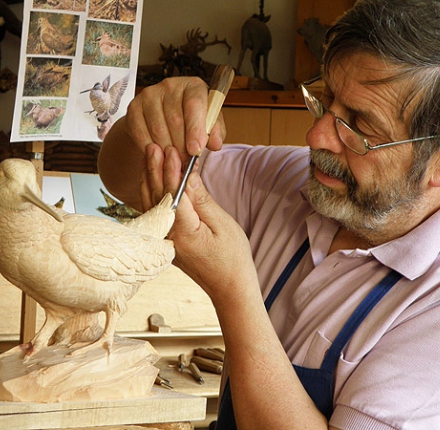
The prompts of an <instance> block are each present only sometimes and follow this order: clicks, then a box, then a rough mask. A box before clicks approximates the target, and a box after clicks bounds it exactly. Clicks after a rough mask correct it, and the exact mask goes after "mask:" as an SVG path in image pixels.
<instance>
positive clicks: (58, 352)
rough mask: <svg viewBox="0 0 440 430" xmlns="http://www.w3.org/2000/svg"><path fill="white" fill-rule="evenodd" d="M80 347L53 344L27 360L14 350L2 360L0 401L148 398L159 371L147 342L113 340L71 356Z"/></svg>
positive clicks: (155, 353)
mask: <svg viewBox="0 0 440 430" xmlns="http://www.w3.org/2000/svg"><path fill="white" fill-rule="evenodd" d="M75 349H78V348H71V349H69V347H67V346H64V345H53V346H49V347H47V348H44V349H43V350H41V351H39V352H37V353H36V354H35V355H33V356H32V357H31V358H30V359H28V360H27V361H26V360H23V355H24V353H23V350H22V349H21V348H20V347H15V348H12V349H10V350H9V351H7V352H5V353H4V354H2V355H1V356H0V401H15V402H41V403H57V402H66V401H84V400H85V401H88V400H90V401H96V400H112V399H129V398H136V397H145V396H148V394H149V393H150V391H151V388H152V386H153V384H154V381H155V379H156V376H157V374H158V372H159V370H158V369H157V368H156V367H154V363H156V361H157V360H158V359H159V355H158V353H157V351H156V350H155V349H154V348H153V347H152V346H151V345H150V343H149V342H146V341H142V340H135V339H127V338H122V337H118V336H115V340H114V343H113V347H112V350H111V352H110V353H109V352H108V351H107V350H106V349H104V348H103V347H99V346H98V347H96V348H93V349H89V350H87V351H86V352H84V353H76V354H74V355H70V353H71V352H72V351H74V350H75Z"/></svg>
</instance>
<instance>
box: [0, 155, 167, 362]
mask: <svg viewBox="0 0 440 430" xmlns="http://www.w3.org/2000/svg"><path fill="white" fill-rule="evenodd" d="M30 190H31V191H30ZM29 194H36V195H37V197H40V196H41V192H40V190H39V188H38V185H37V182H36V172H35V169H34V167H33V165H32V163H30V162H28V161H25V160H16V159H8V160H5V161H3V162H2V163H1V164H0V246H1V249H2V252H1V253H0V272H1V273H2V274H3V276H4V277H5V278H6V279H8V280H9V281H10V282H11V283H13V284H14V285H16V286H17V287H19V288H20V289H22V290H23V291H24V292H25V293H27V294H28V295H30V296H31V297H33V298H34V299H35V300H36V301H37V302H38V303H40V305H41V306H42V307H43V309H44V310H45V312H46V322H45V324H44V325H43V327H42V328H41V329H40V331H39V332H38V333H37V334H36V336H35V338H34V339H33V340H32V346H33V349H32V351H31V352H30V353H29V354H31V353H35V352H37V351H38V349H40V348H42V347H44V346H45V345H47V342H48V340H49V338H50V337H51V336H52V334H53V333H54V331H55V330H56V329H57V328H58V327H59V326H60V325H62V324H63V323H64V322H65V321H67V320H68V319H69V318H71V317H72V316H75V315H78V314H80V313H84V312H85V313H90V312H92V313H93V312H99V311H104V312H105V313H106V316H107V320H106V326H105V329H104V333H103V334H102V336H101V338H100V339H99V340H98V341H97V342H96V344H97V345H107V346H108V347H109V348H110V347H111V344H112V341H113V335H114V331H115V329H116V324H117V321H118V320H119V318H120V316H121V315H122V313H123V312H125V309H126V307H127V301H128V300H129V299H130V298H131V297H132V296H133V295H134V294H136V292H137V291H138V289H139V288H140V286H141V285H142V284H143V283H144V282H145V281H148V280H151V279H153V278H155V277H157V276H158V275H159V274H160V273H161V272H162V271H164V270H166V269H167V268H168V267H169V266H170V265H171V262H172V260H173V258H174V246H173V243H172V241H170V240H167V239H165V237H166V235H167V234H168V231H169V229H170V228H171V226H172V225H173V222H174V211H173V210H171V204H172V197H171V195H166V196H165V197H164V199H163V200H162V202H161V203H160V204H159V205H157V206H156V207H154V208H153V209H152V210H151V211H149V212H147V213H145V214H143V215H141V216H140V217H138V218H137V219H136V220H135V221H136V222H135V223H134V224H133V225H132V226H131V227H130V223H128V224H126V225H123V224H119V223H117V222H114V221H111V220H108V219H105V218H101V217H94V216H90V215H78V214H68V213H66V212H64V211H63V210H61V209H58V208H55V207H52V208H51V210H52V211H56V214H55V215H56V216H58V217H59V216H61V219H62V222H60V221H57V220H56V219H55V218H54V214H52V215H51V214H49V213H47V212H46V211H45V210H43V209H41V208H40V207H37V206H36V205H35V203H30V202H29V199H30V197H29ZM32 198H33V197H32ZM37 203H38V201H37ZM152 224H154V225H155V226H152ZM71 337H74V336H73V335H72V336H71Z"/></svg>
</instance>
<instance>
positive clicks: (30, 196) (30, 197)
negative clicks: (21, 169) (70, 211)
mask: <svg viewBox="0 0 440 430" xmlns="http://www.w3.org/2000/svg"><path fill="white" fill-rule="evenodd" d="M21 197H23V198H24V199H25V200H27V201H28V202H30V203H33V204H34V205H35V206H38V207H39V208H40V209H42V210H43V211H44V212H46V213H48V214H49V215H51V216H53V217H54V218H55V219H56V220H57V221H59V222H63V218H61V215H60V214H59V213H58V212H56V211H55V210H54V209H52V208H51V207H50V206H48V205H47V204H46V203H44V202H43V200H41V199H40V198H39V197H37V196H36V195H35V193H34V192H33V191H32V190H31V189H30V188H29V187H28V186H27V185H26V187H25V192H24V193H23V194H22V195H21Z"/></svg>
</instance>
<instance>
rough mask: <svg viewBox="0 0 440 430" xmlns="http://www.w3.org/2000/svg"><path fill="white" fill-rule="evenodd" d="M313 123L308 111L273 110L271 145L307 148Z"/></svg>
mask: <svg viewBox="0 0 440 430" xmlns="http://www.w3.org/2000/svg"><path fill="white" fill-rule="evenodd" d="M313 121H314V118H313V116H312V115H311V114H310V112H309V111H308V110H307V109H272V115H271V136H270V144H271V145H295V146H306V145H307V143H306V139H305V137H306V133H307V131H308V130H309V128H310V127H311V126H312V125H313Z"/></svg>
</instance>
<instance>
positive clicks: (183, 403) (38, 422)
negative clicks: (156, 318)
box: [0, 387, 206, 430]
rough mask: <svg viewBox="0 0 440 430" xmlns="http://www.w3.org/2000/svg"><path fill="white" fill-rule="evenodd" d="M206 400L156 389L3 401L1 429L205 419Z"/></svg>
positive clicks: (1, 405)
mask: <svg viewBox="0 0 440 430" xmlns="http://www.w3.org/2000/svg"><path fill="white" fill-rule="evenodd" d="M205 411H206V399H204V398H202V397H194V396H189V395H187V394H182V393H178V392H175V391H170V390H166V389H163V388H159V387H154V388H153V390H152V392H151V395H150V396H149V397H146V398H139V399H129V400H112V401H103V402H65V403H50V404H47V403H30V402H19V403H17V402H0V428H2V429H8V430H27V429H56V428H63V429H64V428H75V427H87V426H89V427H91V426H105V425H116V424H142V423H163V422H176V421H198V420H203V419H204V417H205Z"/></svg>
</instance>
